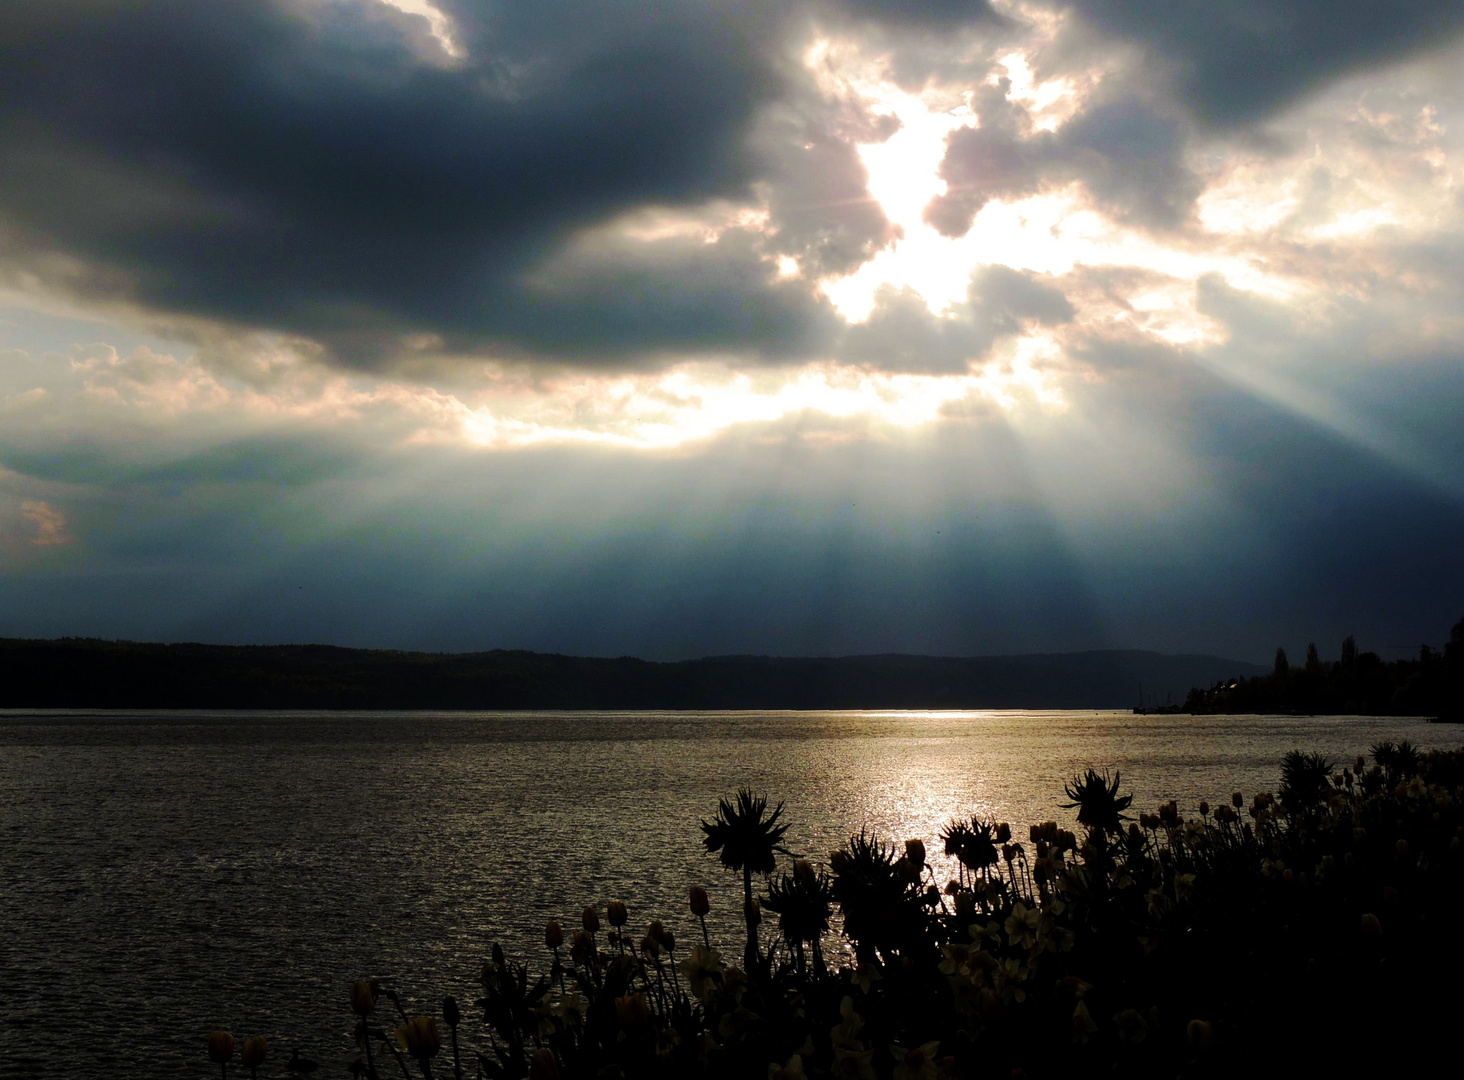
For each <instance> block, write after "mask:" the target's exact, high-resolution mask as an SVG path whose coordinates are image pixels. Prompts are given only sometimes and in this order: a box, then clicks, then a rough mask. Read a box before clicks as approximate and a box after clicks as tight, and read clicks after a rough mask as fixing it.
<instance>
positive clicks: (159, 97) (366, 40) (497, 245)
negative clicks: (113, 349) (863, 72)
mask: <svg viewBox="0 0 1464 1080" xmlns="http://www.w3.org/2000/svg"><path fill="white" fill-rule="evenodd" d="M754 7H755V5H753V6H745V7H741V8H739V9H737V10H736V11H733V12H728V11H719V10H716V9H713V8H708V7H705V6H702V5H690V4H679V3H661V4H640V5H634V6H632V7H630V8H626V7H624V6H623V5H607V6H605V7H603V8H602V7H596V6H595V5H585V4H559V5H555V4H536V5H532V6H530V5H514V4H509V5H502V6H494V7H491V8H489V7H483V6H469V5H458V6H456V7H453V8H450V9H449V10H451V11H452V14H453V15H454V16H455V17H456V20H457V21H456V24H455V26H454V38H455V41H456V43H457V45H458V46H459V48H462V49H466V50H467V59H466V60H465V61H463V62H462V63H453V62H450V61H449V58H447V57H446V56H445V55H442V54H441V50H440V48H439V47H438V46H437V45H436V44H435V43H434V42H432V41H431V40H430V38H428V36H427V35H426V33H425V27H426V23H425V20H423V19H420V18H417V19H413V18H409V17H407V16H404V15H401V14H400V13H399V12H396V11H395V10H394V9H391V8H388V7H385V6H384V5H380V4H375V3H364V2H363V3H349V4H348V3H323V4H302V5H299V6H298V7H291V6H287V5H283V4H270V3H258V2H254V0H219V2H216V3H210V4H194V3H166V2H163V3H150V4H134V5H126V6H122V5H117V4H71V5H57V4H51V3H26V2H17V3H12V4H7V5H5V6H4V7H3V9H0V43H3V44H0V70H3V71H4V73H5V74H4V77H3V80H0V140H3V142H0V147H3V148H0V213H3V219H4V222H5V225H6V226H7V231H8V232H9V233H10V234H11V239H12V258H14V246H16V245H23V246H26V247H29V248H30V249H31V250H32V251H33V252H34V251H45V250H59V251H61V252H64V253H66V254H68V255H72V256H75V257H77V258H80V259H82V260H84V261H85V262H87V263H89V264H91V266H92V267H93V268H94V273H95V279H94V282H93V287H95V288H106V287H108V285H109V284H110V283H113V282H115V281H117V280H119V279H120V280H121V281H123V282H125V289H126V290H128V291H131V292H132V293H133V295H134V296H135V298H136V299H138V300H140V301H141V302H143V303H144V304H146V305H150V306H154V307H156V308H160V309H163V310H170V311H183V312H193V313H201V314H204V315H209V316H216V317H221V318H224V319H232V320H238V321H241V322H245V323H253V324H267V325H274V326H281V327H285V328H288V329H292V330H296V331H301V332H305V333H309V334H313V335H319V336H322V337H324V338H326V339H329V338H331V337H332V336H333V335H335V334H337V333H340V334H343V335H344V336H345V339H346V340H347V341H348V342H351V343H353V344H354V345H355V346H356V347H357V348H364V347H365V345H366V342H365V341H362V340H354V338H353V336H354V337H365V338H367V339H370V338H373V337H379V336H382V335H383V334H386V333H389V332H390V331H393V330H396V331H401V332H411V331H415V330H429V331H434V332H445V333H447V334H454V333H457V334H461V335H464V336H466V337H469V338H474V339H477V340H480V341H481V340H490V341H491V339H492V338H493V336H494V326H493V320H494V318H495V316H496V315H497V314H498V311H497V309H498V308H501V307H502V306H505V305H506V304H507V303H508V302H509V301H510V300H511V295H509V294H511V293H512V291H513V289H514V287H515V286H514V282H515V275H516V273H517V272H518V271H519V270H521V268H522V267H523V266H525V265H526V264H527V263H529V262H530V261H532V259H533V258H535V257H536V256H537V255H538V254H540V253H541V252H542V251H544V250H546V249H547V248H549V247H550V246H552V245H553V244H554V242H555V241H556V240H558V239H559V238H561V237H563V236H565V235H566V234H568V233H569V232H570V231H572V230H574V229H576V228H578V227H581V226H584V225H586V224H587V223H593V222H596V221H599V220H602V219H604V218H605V217H607V216H609V215H612V214H613V213H615V212H617V211H618V210H620V209H623V208H627V207H633V206H638V205H643V204H665V205H677V204H687V203H693V202H696V201H699V200H703V199H706V198H709V197H713V196H740V195H744V194H745V193H746V189H747V184H748V182H749V181H750V180H751V179H752V178H753V176H754V175H755V162H754V161H753V159H752V156H751V155H750V153H749V152H748V149H747V147H746V139H745V135H746V130H747V128H748V126H749V124H750V123H751V122H752V120H753V119H754V116H755V114H756V111H757V108H758V105H759V103H760V102H762V101H763V100H765V99H766V98H767V97H768V96H769V95H771V94H772V93H773V92H774V90H775V85H776V82H777V79H776V77H775V75H774V74H773V71H772V68H771V65H770V62H769V60H768V55H769V53H770V51H771V50H770V46H769V45H768V43H767V41H766V40H765V39H766V38H767V36H768V35H771V34H775V33H776V24H777V17H776V14H775V13H774V12H762V13H760V12H758V11H756V10H754ZM612 9H613V10H612ZM434 49H436V50H437V52H438V55H435V56H434V55H432V51H433V50H434ZM363 330H364V334H363V333H362V331H363Z"/></svg>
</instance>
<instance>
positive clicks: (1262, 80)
mask: <svg viewBox="0 0 1464 1080" xmlns="http://www.w3.org/2000/svg"><path fill="white" fill-rule="evenodd" d="M1070 8H1071V10H1073V11H1075V12H1077V13H1078V14H1079V15H1080V16H1081V18H1082V20H1083V21H1084V23H1086V24H1087V25H1088V26H1090V27H1093V28H1094V29H1096V30H1098V31H1100V32H1102V33H1103V34H1105V35H1108V36H1109V37H1111V38H1113V39H1117V40H1118V41H1121V42H1124V43H1128V44H1131V45H1137V46H1139V47H1141V48H1142V49H1143V50H1144V51H1145V53H1146V56H1145V60H1144V62H1145V64H1146V66H1147V67H1148V68H1149V70H1150V71H1151V73H1157V72H1160V71H1167V72H1168V73H1170V75H1171V77H1172V78H1173V79H1174V81H1175V84H1176V85H1177V87H1178V89H1179V92H1180V94H1181V96H1182V98H1183V100H1184V101H1185V102H1186V103H1187V104H1188V105H1189V106H1190V107H1191V108H1192V109H1193V110H1194V111H1195V113H1196V115H1197V116H1199V117H1200V118H1201V119H1203V120H1205V121H1206V122H1209V123H1214V124H1218V125H1221V126H1235V125H1246V124H1251V123H1254V122H1256V121H1258V120H1262V119H1264V118H1266V117H1267V116H1269V115H1271V114H1273V113H1275V112H1276V111H1277V110H1279V109H1282V108H1285V107H1286V106H1289V105H1292V104H1294V103H1295V102H1296V101H1297V100H1298V99H1299V98H1300V97H1302V96H1304V95H1305V94H1308V93H1310V92H1312V91H1315V90H1317V89H1318V88H1320V87H1322V86H1324V85H1325V84H1326V83H1328V82H1329V81H1331V80H1334V79H1336V78H1338V77H1340V76H1342V75H1345V74H1348V73H1350V72H1353V71H1357V70H1360V69H1366V68H1369V67H1375V66H1378V65H1381V64H1386V63H1390V62H1394V61H1397V60H1399V59H1401V58H1403V57H1405V56H1407V55H1409V54H1410V53H1415V52H1419V51H1423V50H1428V49H1433V48H1438V47H1441V46H1443V45H1446V44H1447V43H1448V42H1449V41H1450V40H1451V39H1453V38H1455V37H1457V36H1458V34H1459V33H1460V32H1461V31H1464V9H1461V8H1460V6H1459V5H1458V4H1457V3H1455V2H1453V0H1417V2H1414V3H1407V4H1377V3H1373V2H1371V0H1231V2H1229V3H1223V4H1205V3H1179V4H1176V3H1165V2H1163V0H1071V4H1070Z"/></svg>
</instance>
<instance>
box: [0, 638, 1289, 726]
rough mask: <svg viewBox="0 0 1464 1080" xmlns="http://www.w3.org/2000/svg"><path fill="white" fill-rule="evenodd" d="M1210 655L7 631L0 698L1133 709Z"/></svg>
mask: <svg viewBox="0 0 1464 1080" xmlns="http://www.w3.org/2000/svg"><path fill="white" fill-rule="evenodd" d="M1263 672H1264V669H1263V668H1259V667H1256V666H1254V665H1249V664H1240V663H1236V662H1235V661H1231V660H1222V659H1220V658H1218V657H1213V656H1164V655H1161V654H1159V653H1152V652H1137V651H1107V652H1088V653H1065V654H1039V655H1030V656H992V657H974V658H959V657H934V656H850V657H838V658H827V659H818V658H796V657H795V658H780V657H767V656H740V657H739V656H725V657H711V658H708V659H703V660H686V661H681V662H677V663H652V662H649V661H645V660H636V659H633V658H630V657H622V658H619V659H597V658H592V657H576V656H558V655H552V654H546V653H531V652H505V651H495V652H485V653H456V654H454V653H411V652H392V651H387V650H376V649H339V648H334V647H331V646H326V645H281V646H223V645H157V644H142V643H136V642H125V641H96V640H87V639H64V640H60V641H21V640H0V708H134V709H840V708H849V709H884V708H891V709H896V708H900V709H952V708H986V709H997V708H1049V709H1063V708H1070V709H1083V708H1088V709H1093V708H1100V709H1101V708H1123V707H1125V706H1129V705H1132V704H1133V703H1134V701H1135V699H1136V698H1137V696H1138V688H1139V686H1140V685H1142V686H1143V687H1145V688H1146V692H1147V693H1148V694H1149V695H1150V696H1151V697H1153V698H1155V700H1162V699H1163V698H1164V696H1165V695H1166V694H1172V695H1173V697H1174V699H1175V700H1180V699H1182V698H1183V696H1184V694H1185V691H1187V690H1188V689H1189V688H1190V687H1191V686H1196V685H1204V686H1208V685H1210V684H1211V683H1212V682H1214V681H1215V680H1217V679H1231V678H1233V677H1236V676H1245V675H1252V674H1262V673H1263Z"/></svg>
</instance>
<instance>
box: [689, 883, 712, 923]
mask: <svg viewBox="0 0 1464 1080" xmlns="http://www.w3.org/2000/svg"><path fill="white" fill-rule="evenodd" d="M711 910H712V899H711V897H710V896H708V895H707V891H706V889H703V888H702V887H701V886H700V885H693V886H692V887H691V913H692V914H693V915H695V916H696V917H697V918H702V917H704V916H705V915H706V913H707V912H709V911H711Z"/></svg>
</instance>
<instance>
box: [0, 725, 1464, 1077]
mask: <svg viewBox="0 0 1464 1080" xmlns="http://www.w3.org/2000/svg"><path fill="white" fill-rule="evenodd" d="M1460 734H1464V733H1459V732H1458V731H1457V729H1454V728H1449V727H1441V726H1437V725H1430V724H1426V723H1423V722H1422V721H1421V720H1414V719H1380V718H1373V717H1367V718H1364V717H1305V718H1298V717H1253V716H1249V717H1189V716H1148V717H1138V716H1132V715H1129V714H1127V713H1117V712H1006V711H1003V712H941V713H901V712H879V713H859V712H829V713H810V712H801V713H769V712H758V713H653V714H644V713H639V714H617V713H566V714H549V713H531V714H492V713H483V714H464V713H366V714H361V713H357V714H340V713H164V714H159V713H125V712H91V713H49V712H48V713H22V712H15V711H9V712H0V836H3V846H0V917H3V920H4V923H3V927H4V933H3V934H0V1074H3V1075H7V1076H11V1075H14V1076H19V1075H24V1076H28V1077H51V1076H54V1077H61V1076H77V1075H118V1074H122V1073H128V1074H130V1075H138V1076H150V1077H152V1076H157V1077H170V1076H199V1077H204V1076H214V1075H217V1074H216V1072H215V1071H214V1069H213V1068H212V1067H211V1066H209V1065H208V1063H207V1061H206V1059H205V1055H204V1036H205V1034H206V1033H207V1032H208V1031H209V1030H211V1029H213V1028H218V1027H224V1028H229V1029H231V1030H233V1032H234V1033H235V1035H237V1036H240V1037H241V1038H242V1037H243V1036H245V1035H254V1034H265V1035H268V1036H269V1039H270V1045H271V1052H270V1057H271V1060H270V1061H269V1062H268V1063H267V1066H266V1068H265V1069H264V1070H262V1072H263V1073H264V1074H265V1075H281V1076H283V1075H286V1074H285V1072H284V1068H283V1063H284V1061H285V1060H287V1059H288V1057H289V1054H290V1049H291V1048H292V1047H299V1048H300V1049H301V1051H302V1053H304V1054H306V1055H307V1056H310V1057H315V1058H317V1059H319V1060H320V1061H321V1062H322V1066H323V1067H322V1069H321V1072H320V1074H318V1075H341V1074H342V1069H341V1067H340V1065H341V1062H342V1061H343V1060H344V1059H345V1058H346V1057H347V1056H348V1053H349V1051H350V1049H351V1044H350V1037H349V1031H350V1028H351V1025H352V1023H353V1022H354V1018H353V1017H351V1016H350V1013H349V1010H348V1007H347V1002H346V984H347V983H348V982H349V981H350V980H352V979H357V978H364V977H367V976H370V975H377V976H381V977H383V978H388V979H390V980H392V984H393V985H394V986H396V987H397V988H398V989H399V991H400V992H401V993H402V994H403V996H404V998H407V999H408V1000H411V1001H414V1002H416V1003H417V1004H419V1005H420V1006H421V1008H422V1010H423V1011H431V1012H434V1013H435V1012H436V1011H437V1009H438V1005H439V1003H440V1001H441V997H442V995H443V994H444V993H453V994H456V995H457V997H458V999H459V1000H460V1001H463V1002H470V1001H471V1000H472V998H473V997H474V990H475V979H476V975H477V970H478V965H479V964H480V963H481V961H482V959H483V958H484V956H485V955H486V954H487V952H488V950H489V948H490V945H491V943H492V942H494V941H501V942H503V943H504V945H505V947H506V948H507V949H508V951H509V953H510V955H515V954H516V955H518V956H519V957H520V958H523V957H525V956H528V957H530V958H531V959H533V960H534V961H535V963H536V964H539V963H542V962H544V961H545V960H546V959H547V957H546V954H545V951H544V948H543V928H544V923H545V921H546V920H547V919H549V918H555V917H557V918H559V919H560V920H561V921H564V922H565V924H566V926H567V927H568V928H573V927H574V926H576V925H577V924H578V919H579V912H580V910H581V909H582V908H583V907H584V905H586V904H589V903H593V904H596V905H597V906H599V908H600V910H601V911H602V912H603V910H604V904H605V902H606V901H607V900H610V899H613V898H617V897H618V898H622V899H624V900H626V901H627V902H628V903H629V905H630V908H631V918H632V921H633V922H639V923H640V924H642V925H643V924H644V922H645V921H646V920H648V919H650V918H655V917H660V918H662V919H664V920H665V921H666V922H667V924H668V925H669V926H670V927H671V928H672V929H673V930H674V931H675V932H676V933H677V936H678V939H679V940H683V941H687V940H690V936H691V933H692V931H693V928H694V926H695V923H694V921H693V920H692V919H691V916H690V915H689V914H688V913H687V912H686V904H685V897H686V889H687V887H688V886H689V885H690V884H693V883H697V884H704V885H706V886H708V888H709V889H710V890H711V893H712V903H713V914H712V918H711V920H710V921H711V923H712V926H713V933H714V935H715V936H719V937H720V938H721V939H722V941H723V942H725V943H726V944H727V945H728V946H729V947H728V948H726V949H725V950H724V952H725V953H726V954H728V955H732V956H735V955H737V954H738V951H739V950H738V941H739V938H738V935H737V932H736V929H735V918H734V917H735V915H736V913H737V910H738V905H739V903H740V901H739V900H738V889H739V885H738V881H737V880H736V879H734V878H733V877H732V876H731V875H729V874H726V873H725V872H723V871H722V870H721V869H720V868H719V866H718V865H717V863H716V862H715V860H714V859H712V858H710V857H708V856H706V855H705V854H703V852H702V850H701V846H700V841H699V837H700V831H699V829H698V828H697V821H698V819H699V818H700V817H703V816H709V815H710V814H712V813H713V812H714V811H715V806H716V799H717V797H718V796H719V795H721V794H725V793H729V792H731V791H733V790H734V789H735V788H737V787H738V786H740V785H750V786H752V787H753V788H754V789H756V790H758V791H762V792H766V793H767V794H769V795H770V796H771V797H772V798H773V799H774V800H775V801H776V800H778V799H782V800H784V801H786V804H787V807H786V811H785V812H786V814H787V817H788V819H789V820H790V821H791V822H792V824H793V828H792V830H791V831H790V832H789V834H788V843H789V845H790V846H791V847H792V848H794V849H795V850H797V851H798V852H799V853H800V854H808V855H810V856H812V857H813V858H815V859H816V860H820V861H822V860H824V859H826V858H827V854H828V852H829V851H830V850H832V849H833V848H834V847H836V846H838V845H839V844H840V843H841V842H842V841H843V840H844V838H845V837H846V836H847V835H848V834H849V833H850V832H857V831H858V830H859V829H860V828H861V827H863V828H867V829H869V830H871V831H873V832H875V833H876V834H879V835H882V836H885V837H888V838H891V839H896V840H903V839H905V838H906V837H911V836H919V837H922V838H924V839H925V841H926V844H927V847H928V848H930V849H931V851H932V852H934V851H936V850H937V849H938V846H939V845H938V841H937V840H936V834H937V832H938V831H939V829H940V827H941V826H942V825H943V824H945V823H946V822H947V821H949V820H950V819H951V818H953V817H956V816H958V815H962V816H969V815H971V814H973V813H980V814H983V815H991V816H993V817H995V818H997V819H999V820H1005V821H1010V822H1011V823H1012V824H1013V827H1014V831H1015V832H1017V833H1018V834H1019V836H1021V837H1023V838H1024V837H1025V833H1026V825H1027V824H1028V823H1030V822H1034V821H1041V820H1045V819H1048V818H1059V819H1064V818H1068V817H1069V812H1067V811H1063V810H1061V809H1059V807H1058V804H1059V803H1060V802H1061V801H1062V785H1063V781H1064V780H1065V779H1067V778H1069V777H1071V776H1072V774H1073V772H1074V771H1075V770H1078V769H1081V768H1083V767H1086V766H1088V765H1094V766H1098V767H1112V768H1117V769H1119V770H1121V771H1122V774H1123V781H1124V786H1125V789H1126V790H1131V791H1132V792H1133V793H1134V794H1135V795H1136V796H1137V800H1136V804H1135V805H1136V809H1137V808H1144V809H1153V808H1154V806H1155V805H1157V804H1158V803H1159V802H1160V801H1161V800H1163V799H1167V798H1177V799H1178V800H1179V802H1180V806H1181V807H1182V808H1184V809H1186V810H1187V811H1188V812H1190V813H1193V812H1194V807H1195V805H1196V804H1197V803H1198V801H1199V800H1200V799H1201V798H1208V799H1210V801H1211V802H1216V801H1218V800H1220V799H1223V798H1225V797H1226V796H1228V794H1229V792H1230V791H1231V790H1233V789H1235V788H1239V789H1241V790H1243V791H1245V792H1246V793H1247V794H1248V795H1249V794H1252V793H1254V792H1256V791H1260V790H1269V789H1273V788H1274V787H1275V785H1276V783H1277V780H1278V775H1279V762H1280V758H1281V755H1282V754H1283V753H1285V752H1286V751H1287V750H1289V749H1292V748H1300V749H1304V750H1322V751H1324V752H1326V753H1327V754H1329V755H1330V756H1332V757H1334V758H1335V759H1336V760H1338V761H1339V762H1350V761H1351V760H1352V758H1353V757H1354V756H1355V755H1356V754H1359V753H1363V752H1365V751H1366V749H1367V748H1368V746H1369V745H1371V744H1372V743H1374V742H1376V741H1378V740H1379V739H1383V738H1388V739H1394V740H1398V739H1405V738H1406V739H1411V740H1413V741H1414V742H1415V743H1417V744H1419V745H1421V746H1425V747H1435V746H1440V747H1441V746H1458V745H1459V744H1460V742H1461V741H1464V740H1461V738H1460ZM472 1011H473V1010H471V1009H470V1008H465V1009H464V1012H465V1014H468V1015H469V1016H471V1014H472ZM472 1029H475V1026H474V1025H473V1024H472V1023H471V1021H469V1022H468V1023H467V1024H465V1030H472Z"/></svg>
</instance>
